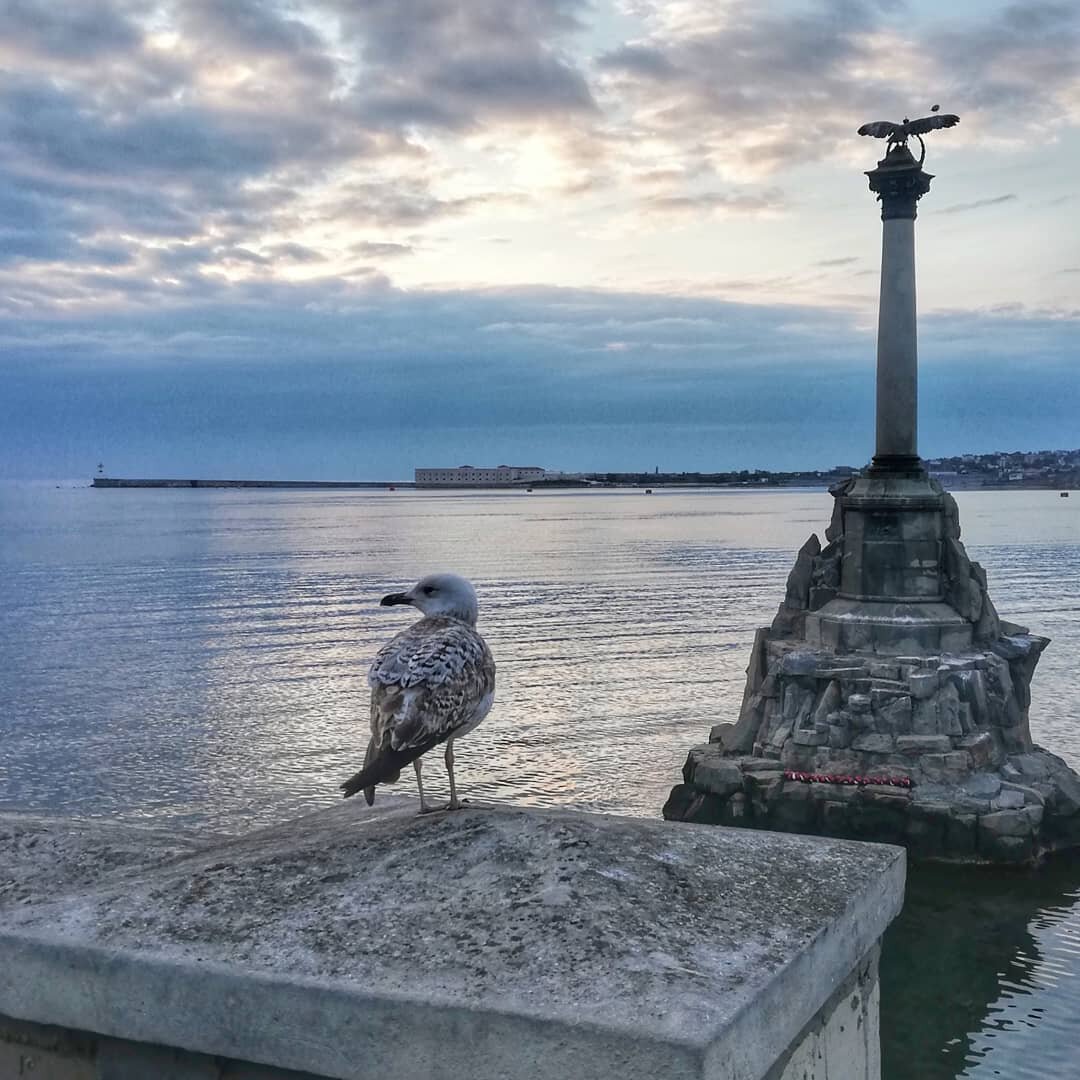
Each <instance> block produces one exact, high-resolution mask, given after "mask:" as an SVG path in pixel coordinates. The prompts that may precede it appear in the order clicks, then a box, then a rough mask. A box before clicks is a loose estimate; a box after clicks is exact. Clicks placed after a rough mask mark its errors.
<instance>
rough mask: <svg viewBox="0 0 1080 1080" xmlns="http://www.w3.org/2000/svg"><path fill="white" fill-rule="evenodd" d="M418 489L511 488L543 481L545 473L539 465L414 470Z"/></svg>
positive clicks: (467, 466)
mask: <svg viewBox="0 0 1080 1080" xmlns="http://www.w3.org/2000/svg"><path fill="white" fill-rule="evenodd" d="M414 474H415V477H416V484H417V486H418V487H510V486H512V485H514V484H529V483H532V481H534V480H543V479H544V476H545V472H544V470H543V469H541V468H540V467H539V466H538V465H496V466H495V467H494V468H488V467H487V466H480V467H479V468H478V467H476V466H475V465H459V466H458V467H457V468H456V469H454V468H442V469H416V470H414Z"/></svg>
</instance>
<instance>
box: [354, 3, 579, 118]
mask: <svg viewBox="0 0 1080 1080" xmlns="http://www.w3.org/2000/svg"><path fill="white" fill-rule="evenodd" d="M583 9H584V5H583V4H582V3H580V2H578V0H469V2H468V3H462V4H448V3H444V2H440V0H372V2H369V3H365V4H362V5H358V4H352V3H348V2H344V3H342V4H340V6H339V7H338V8H337V14H338V18H339V19H340V22H341V25H342V27H343V29H344V31H345V34H346V36H347V37H348V38H349V39H351V40H353V41H355V42H356V43H357V44H358V47H359V49H360V53H361V57H362V61H363V78H362V79H361V80H358V81H357V83H356V85H355V86H354V90H353V94H354V100H355V102H356V104H357V106H358V108H359V112H360V115H361V116H363V117H364V118H365V119H367V120H372V121H374V122H376V123H384V124H387V125H389V126H391V127H393V128H399V127H401V126H408V125H420V126H430V127H435V128H446V129H452V130H465V129H469V128H474V127H476V126H477V125H479V124H481V123H482V122H484V121H485V120H492V119H497V120H515V121H539V122H541V123H543V124H545V125H548V124H553V123H555V122H556V121H557V118H558V117H559V116H563V117H566V116H573V115H575V114H582V113H584V114H588V113H591V112H593V111H594V110H595V103H594V101H593V98H592V94H591V92H590V90H589V87H588V84H587V83H586V81H585V78H584V76H583V74H582V72H581V71H580V70H579V69H578V67H577V66H576V64H575V63H574V61H573V59H572V58H571V57H570V55H569V53H568V52H567V51H566V50H565V48H564V43H565V42H566V40H567V39H568V37H569V36H570V35H572V34H573V33H574V32H575V31H577V30H579V29H581V26H582V24H581V22H580V20H579V15H580V14H581V13H582V11H583Z"/></svg>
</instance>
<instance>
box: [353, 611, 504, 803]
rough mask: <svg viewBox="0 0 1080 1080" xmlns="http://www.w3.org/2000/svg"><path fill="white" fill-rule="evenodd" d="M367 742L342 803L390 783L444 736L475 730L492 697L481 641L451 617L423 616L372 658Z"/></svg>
mask: <svg viewBox="0 0 1080 1080" xmlns="http://www.w3.org/2000/svg"><path fill="white" fill-rule="evenodd" d="M368 682H369V683H370V684H371V741H370V742H369V744H368V749H367V754H366V756H365V758H364V767H363V768H362V769H361V770H360V772H358V773H357V774H356V775H355V776H353V777H352V778H351V779H350V780H348V781H346V782H345V783H344V784H342V790H343V791H344V792H345V795H346V797H348V796H349V795H354V794H355V793H356V792H357V791H360V790H363V791H364V797H365V798H366V799H367V800H368V802H369V803H371V802H372V801H373V800H374V798H375V785H376V784H379V783H393V782H394V780H396V779H397V777H398V774H399V773H400V771H401V769H402V768H403V767H404V766H405V765H408V764H409V763H410V762H413V761H415V760H416V759H417V758H418V757H420V756H421V755H422V754H425V753H426V752H427V751H428V750H430V749H431V748H432V747H433V746H437V745H438V744H439V743H442V742H445V741H446V740H447V739H448V738H450V736H451V735H455V734H457V733H458V732H463V731H464V730H466V729H471V728H473V727H475V726H476V724H478V723H479V722H480V721H481V720H482V719H483V718H484V716H486V715H487V712H488V710H489V709H490V708H491V702H492V700H493V697H494V692H495V662H494V660H493V659H492V657H491V652H490V651H489V649H488V647H487V644H486V643H485V642H484V639H483V638H482V637H481V636H480V635H479V634H478V633H477V632H476V631H475V630H474V629H473V628H472V627H471V626H468V625H466V624H465V623H463V622H460V621H458V620H457V619H444V618H425V619H421V620H420V621H419V622H417V623H414V624H413V625H412V626H410V627H409V628H408V629H407V630H403V631H402V632H401V633H400V634H398V635H397V636H396V637H395V638H393V640H391V641H390V642H389V643H388V644H387V645H385V646H384V647H383V648H382V649H381V650H380V651H379V653H378V655H377V656H376V657H375V661H374V663H373V664H372V665H371V670H370V672H369V673H368Z"/></svg>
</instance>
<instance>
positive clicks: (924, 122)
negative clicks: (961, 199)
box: [859, 105, 960, 165]
mask: <svg viewBox="0 0 1080 1080" xmlns="http://www.w3.org/2000/svg"><path fill="white" fill-rule="evenodd" d="M940 108H941V106H940V105H934V106H932V107H931V109H930V111H931V112H932V113H934V114H936V115H934V116H921V117H919V119H918V120H909V119H908V118H907V117H906V116H905V117H904V120H903V123H900V124H894V123H893V122H892V121H891V120H875V121H873V122H872V123H870V124H863V126H862V127H861V128H859V134H860V135H872V136H873V137H874V138H875V139H888V140H889V141H888V143H887V144H886V146H885V152H886V154H888V152H889V151H890V150H891V149H892V148H893V147H894V146H906V145H907V141H908V139H909V138H911V136H914V137H915V138H916V139H918V140H919V146H920V147H921V148H922V154H921V156H920V157H919V164H920V165H921V164H922V163H923V158H925V157H926V144H925V143H924V142H923V141H922V136H923V135H925V134H926V133H927V132H928V131H936V130H937V129H938V128H950V127H954V126H955V125H956V124H959V123H960V117H959V116H957V115H956V113H940V114H938V109H940Z"/></svg>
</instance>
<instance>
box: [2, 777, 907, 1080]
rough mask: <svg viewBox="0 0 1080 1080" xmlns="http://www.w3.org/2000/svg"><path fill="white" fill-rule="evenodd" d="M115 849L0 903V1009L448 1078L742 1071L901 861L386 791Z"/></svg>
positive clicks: (782, 1047)
mask: <svg viewBox="0 0 1080 1080" xmlns="http://www.w3.org/2000/svg"><path fill="white" fill-rule="evenodd" d="M40 842H41V841H39V843H40ZM157 854H158V853H157V852H155V857H156V856H157ZM19 857H20V856H18V855H16V857H15V858H14V859H12V858H11V857H10V856H9V857H8V865H9V866H10V865H13V864H14V863H17V862H18V858H19ZM78 861H79V860H77V859H75V860H72V864H73V865H77V864H78ZM135 861H136V860H134V859H133V860H130V861H129V862H125V864H124V867H122V868H121V869H120V870H119V871H118V874H119V877H117V878H113V877H109V876H106V877H104V878H102V879H101V880H100V881H99V882H98V884H97V886H96V887H95V888H92V889H90V890H89V891H86V890H85V889H83V890H82V891H80V892H74V893H71V894H69V895H59V896H57V895H56V894H55V893H50V894H49V895H46V894H43V893H41V892H33V893H32V894H26V895H23V896H20V897H19V898H18V901H17V902H10V903H9V904H8V905H7V906H6V907H5V908H3V910H2V913H0V915H2V922H0V926H2V932H0V1014H5V1015H7V1016H9V1017H13V1018H15V1019H16V1020H21V1021H30V1022H34V1023H45V1024H53V1025H59V1026H62V1027H63V1028H66V1029H72V1030H74V1031H76V1032H93V1033H97V1034H100V1035H104V1036H113V1037H117V1038H120V1039H125V1040H135V1041H137V1042H140V1043H150V1044H158V1045H160V1046H164V1047H176V1048H181V1049H183V1050H186V1051H191V1052H194V1053H201V1054H207V1055H221V1056H222V1057H223V1058H229V1059H234V1060H241V1061H249V1062H261V1063H266V1064H269V1065H273V1066H278V1067H282V1068H289V1069H296V1070H303V1071H307V1072H310V1073H315V1074H320V1075H325V1076H328V1077H342V1078H344V1077H354V1076H361V1075H364V1076H367V1075H384V1074H385V1075H399V1076H420V1075H422V1076H425V1077H428V1076H430V1077H448V1078H449V1077H454V1078H455V1080H460V1077H462V1076H468V1077H470V1080H484V1078H491V1080H495V1078H499V1080H510V1078H513V1077H530V1078H542V1077H549V1076H550V1077H559V1078H562V1077H565V1076H574V1077H580V1078H583V1080H589V1078H600V1077H612V1076H616V1075H617V1076H619V1077H623V1078H627V1080H632V1078H634V1077H642V1078H644V1077H650V1078H653V1077H655V1076H660V1075H662V1076H664V1077H666V1078H681V1077H715V1078H721V1077H723V1078H746V1080H751V1078H759V1077H763V1076H765V1075H766V1073H767V1072H768V1071H769V1070H770V1069H771V1068H773V1067H774V1065H775V1064H776V1063H777V1062H778V1061H780V1060H782V1059H783V1058H784V1056H785V1054H788V1053H789V1052H790V1051H791V1048H792V1047H793V1046H798V1045H799V1038H800V1037H801V1036H802V1035H803V1034H804V1029H805V1028H806V1027H807V1025H809V1024H810V1023H811V1021H812V1020H813V1018H814V1017H815V1015H817V1014H818V1013H819V1012H820V1010H821V1008H822V1006H823V1005H824V1004H825V1002H826V1000H827V999H828V998H829V996H830V995H831V994H833V993H835V992H836V991H837V990H838V988H840V987H842V986H843V985H844V983H845V980H850V978H851V977H852V973H853V972H856V971H858V970H859V966H860V964H865V963H866V957H868V956H870V955H872V954H873V950H874V949H875V946H876V942H877V940H878V938H879V937H880V935H881V933H882V931H883V930H884V928H885V926H886V925H887V923H888V922H889V921H890V920H891V919H892V917H893V916H894V915H895V914H896V912H897V911H898V910H899V907H900V904H901V900H902V893H903V874H904V869H903V867H904V863H903V853H902V851H900V850H899V849H896V848H887V847H882V846H878V845H864V844H859V845H855V844H849V843H845V842H839V841H835V842H822V841H815V840H809V839H805V838H801V837H792V836H781V835H776V834H763V833H749V832H740V831H736V830H726V829H705V828H694V827H687V826H683V825H679V826H671V825H666V824H664V823H662V822H651V821H642V820H632V819H622V818H613V817H603V816H599V815H586V814H577V813H571V812H565V811H563V812H557V811H532V810H530V811H525V810H515V809H505V808H502V809H494V808H476V809H470V810H465V811H462V812H459V813H457V814H453V815H431V816H427V817H423V818H420V817H418V816H417V815H416V813H415V803H413V802H411V801H410V800H406V799H400V798H389V799H385V800H380V803H379V804H378V805H377V806H376V808H375V809H374V810H369V809H367V808H365V807H359V806H352V805H351V804H346V805H344V806H342V807H338V808H335V809H333V810H331V811H326V812H323V813H319V814H316V815H312V816H309V817H307V818H303V819H300V820H298V821H294V822H290V823H288V824H286V825H282V826H278V827H275V828H272V829H267V830H264V831H261V832H258V833H254V834H251V835H249V836H247V837H243V838H240V839H237V840H233V841H228V842H225V843H221V844H215V845H213V846H212V847H210V848H207V849H205V850H202V851H197V852H193V853H190V854H186V855H182V856H180V857H173V853H169V855H168V857H167V860H166V861H165V862H158V863H157V865H154V866H151V867H149V868H147V869H144V870H138V869H130V868H126V867H130V866H131V864H132V863H134V862H135ZM62 878H63V874H62V873H59V874H58V876H57V879H56V880H55V882H54V886H55V888H56V889H58V890H59V889H62V887H63V885H64V882H63V880H62ZM71 882H72V883H74V884H78V885H79V886H80V887H81V886H83V884H84V879H83V878H81V877H80V875H79V874H78V873H75V874H74V875H73V876H72V878H71ZM11 899H12V900H13V901H14V898H11ZM24 901H28V902H24ZM184 1075H187V1074H184ZM192 1075H194V1074H192ZM222 1075H225V1074H222ZM230 1075H231V1074H230ZM814 1075H820V1076H826V1075H830V1074H829V1073H827V1072H825V1071H821V1070H819V1072H818V1073H816V1074H814ZM832 1075H839V1074H836V1073H834V1074H832Z"/></svg>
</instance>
